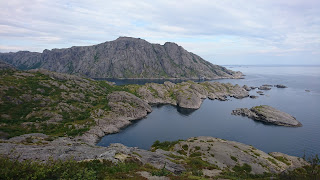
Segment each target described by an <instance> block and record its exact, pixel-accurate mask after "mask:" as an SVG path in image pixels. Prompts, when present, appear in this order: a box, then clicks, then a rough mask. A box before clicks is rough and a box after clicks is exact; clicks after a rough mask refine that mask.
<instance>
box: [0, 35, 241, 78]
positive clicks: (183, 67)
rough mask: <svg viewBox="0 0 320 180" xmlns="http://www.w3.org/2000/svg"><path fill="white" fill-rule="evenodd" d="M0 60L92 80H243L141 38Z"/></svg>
mask: <svg viewBox="0 0 320 180" xmlns="http://www.w3.org/2000/svg"><path fill="white" fill-rule="evenodd" d="M0 59H2V60H4V61H6V62H7V63H10V64H12V65H14V66H15V67H17V68H19V69H22V70H26V69H35V68H43V69H48V70H50V71H55V72H61V73H68V74H77V75H81V76H86V77H91V78H188V79H199V78H202V79H218V78H241V77H242V73H241V72H234V71H231V70H228V69H226V68H224V67H222V66H218V65H214V64H211V63H210V62H208V61H205V60H204V59H202V58H201V57H200V56H198V55H195V54H193V53H191V52H188V51H186V50H185V49H184V48H183V47H181V46H178V45H177V44H175V43H169V42H167V43H165V44H164V45H160V44H151V43H149V42H147V41H145V40H143V39H140V38H130V37H120V38H118V39H116V40H114V41H110V42H105V43H101V44H98V45H93V46H82V47H80V46H78V47H71V48H66V49H53V50H44V51H43V52H42V53H36V52H28V51H19V52H17V53H0Z"/></svg>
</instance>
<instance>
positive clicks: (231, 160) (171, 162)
mask: <svg viewBox="0 0 320 180" xmlns="http://www.w3.org/2000/svg"><path fill="white" fill-rule="evenodd" d="M185 146H187V148H185ZM182 151H184V153H182V154H181V152H182ZM195 152H197V153H198V154H199V155H197V156H198V158H200V159H202V160H203V161H206V162H208V163H210V164H213V165H216V166H217V167H218V168H219V169H220V170H224V169H230V170H231V169H232V168H233V167H234V166H235V165H243V164H244V163H246V164H249V165H250V166H251V167H252V172H251V173H253V174H262V173H264V172H267V173H280V172H283V171H286V170H292V169H295V168H299V167H302V166H305V165H308V163H307V162H306V161H305V160H303V159H302V158H298V157H294V156H289V155H286V154H283V153H276V152H275V153H269V154H267V153H265V152H263V151H260V150H258V149H256V148H254V147H252V146H248V145H245V144H242V143H238V142H234V141H226V140H222V139H219V138H213V137H196V138H189V139H188V140H186V141H180V142H179V143H177V144H176V145H175V146H174V147H173V149H172V150H170V151H164V150H160V149H158V150H156V151H155V152H152V151H147V150H143V149H139V148H135V147H127V146H124V145H122V144H119V143H115V144H111V145H110V146H108V147H99V146H95V145H88V144H86V143H83V142H81V141H77V140H76V139H72V138H65V137H61V138H57V139H54V140H51V141H48V136H46V135H44V134H40V133H35V134H26V135H23V136H19V137H15V138H11V139H9V140H2V142H1V143H0V154H1V155H5V156H8V157H9V158H12V159H17V160H19V161H23V160H28V159H31V160H39V161H47V160H48V159H49V158H53V159H61V160H67V159H70V158H73V159H75V160H76V161H90V160H94V159H97V160H103V159H104V160H108V161H111V162H114V163H119V162H125V161H126V160H127V159H135V160H137V162H141V163H142V164H149V165H151V166H153V167H155V168H157V169H162V168H166V169H167V170H168V171H171V172H173V173H175V174H179V173H182V172H184V171H185V170H186V169H185V167H184V164H185V163H183V162H182V163H175V162H177V161H176V160H177V159H175V157H174V156H172V155H175V156H176V157H179V156H180V157H183V158H182V159H181V158H179V161H181V160H183V159H187V158H189V157H192V156H193V153H195ZM279 157H280V158H282V159H285V160H286V161H287V162H286V163H284V162H282V161H279V160H278V159H279ZM274 162H276V164H275V163H274ZM220 172H221V171H217V170H213V171H206V170H204V171H203V173H205V174H208V176H210V177H214V176H217V175H219V173H220Z"/></svg>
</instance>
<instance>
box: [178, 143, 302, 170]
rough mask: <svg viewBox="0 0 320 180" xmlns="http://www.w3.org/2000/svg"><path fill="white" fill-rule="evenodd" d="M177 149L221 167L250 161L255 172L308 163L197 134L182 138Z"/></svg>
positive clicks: (296, 166)
mask: <svg viewBox="0 0 320 180" xmlns="http://www.w3.org/2000/svg"><path fill="white" fill-rule="evenodd" d="M173 151H174V152H177V153H178V154H179V155H180V156H184V157H198V158H201V159H202V160H204V161H206V162H208V163H210V164H213V165H215V166H216V167H217V168H216V169H220V170H225V169H232V168H233V167H235V166H242V165H244V164H248V165H249V166H250V167H251V168H252V171H251V173H252V174H263V173H265V172H267V173H280V172H283V171H285V170H288V169H294V168H299V167H302V166H304V165H307V164H308V163H307V162H306V161H305V160H303V159H302V158H298V157H293V156H288V155H285V154H282V153H270V154H267V153H265V152H263V151H261V150H258V149H256V148H254V147H252V146H249V145H245V144H242V143H238V142H234V141H227V140H222V139H219V138H213V137H195V138H189V139H188V140H186V141H180V142H179V143H178V144H176V145H175V146H174V150H173ZM279 157H281V158H279ZM279 159H280V160H279ZM281 160H282V161H281Z"/></svg>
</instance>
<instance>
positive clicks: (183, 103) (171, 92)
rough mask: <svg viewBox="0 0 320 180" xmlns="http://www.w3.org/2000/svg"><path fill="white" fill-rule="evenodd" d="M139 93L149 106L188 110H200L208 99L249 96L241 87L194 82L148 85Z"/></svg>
mask: <svg viewBox="0 0 320 180" xmlns="http://www.w3.org/2000/svg"><path fill="white" fill-rule="evenodd" d="M137 93H138V94H139V96H140V97H141V98H142V99H143V100H145V101H146V102H148V103H149V104H172V105H177V106H179V107H182V108H187V109H198V108H200V106H201V104H202V101H203V100H204V99H206V98H209V99H211V100H221V101H225V100H227V98H228V97H234V98H237V99H241V98H245V97H248V96H249V93H248V91H246V90H245V89H244V88H242V87H240V86H239V85H232V84H230V83H226V84H224V83H219V82H203V83H195V82H192V81H187V82H182V83H178V84H173V83H171V82H165V83H164V84H155V83H148V84H146V85H144V86H142V87H140V88H139V89H138V90H137Z"/></svg>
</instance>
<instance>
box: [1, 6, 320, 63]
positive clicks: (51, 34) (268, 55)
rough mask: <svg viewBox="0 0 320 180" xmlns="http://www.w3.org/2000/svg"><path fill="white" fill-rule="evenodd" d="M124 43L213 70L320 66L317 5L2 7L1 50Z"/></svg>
mask: <svg viewBox="0 0 320 180" xmlns="http://www.w3.org/2000/svg"><path fill="white" fill-rule="evenodd" d="M119 36H130V37H139V38H142V39H145V40H147V41H149V42H152V43H159V44H163V43H165V42H167V41H169V42H176V43H177V44H179V45H181V46H183V47H184V48H185V49H186V50H188V51H191V52H193V53H196V54H198V55H200V56H201V57H203V58H204V59H206V60H208V61H210V62H212V63H215V64H221V65H226V64H320V0H255V1H248V0H183V1H174V0H134V1H133V0H112V1H111V0H110V1H109V0H101V1H98V0H90V1H84V0H9V1H8V0H0V51H1V52H8V51H13V52H15V51H19V50H29V51H38V52H42V51H43V50H44V49H53V48H66V47H71V46H84V45H93V44H98V43H102V42H105V41H112V40H115V39H116V38H118V37H119Z"/></svg>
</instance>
